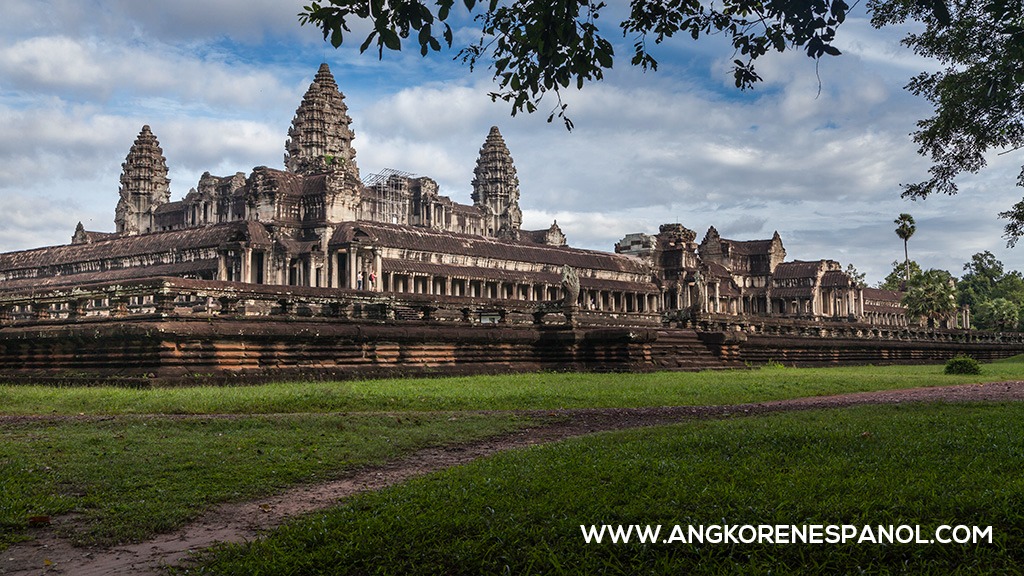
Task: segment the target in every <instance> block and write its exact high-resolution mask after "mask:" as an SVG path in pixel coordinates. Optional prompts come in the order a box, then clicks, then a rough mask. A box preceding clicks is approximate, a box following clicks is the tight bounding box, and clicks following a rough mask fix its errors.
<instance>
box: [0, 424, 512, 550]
mask: <svg viewBox="0 0 1024 576" xmlns="http://www.w3.org/2000/svg"><path fill="white" fill-rule="evenodd" d="M527 423H528V420H525V419H522V418H519V419H517V418H512V417H508V416H487V417H484V416H477V415H460V416H458V417H453V416H450V415H446V414H429V415H428V414H419V415H417V414H413V415H402V416H400V417H397V416H395V417H388V416H380V415H378V416H373V415H283V416H252V417H248V416H247V417H231V418H219V417H176V418H169V417H146V416H125V417H117V418H109V419H101V420H97V419H95V418H90V419H72V420H57V421H52V420H51V421H30V422H22V423H17V424H11V423H8V424H2V425H0V549H2V548H3V547H5V545H7V544H10V543H11V542H14V541H17V540H20V539H23V538H25V537H26V536H28V535H29V532H27V530H26V520H27V518H28V517H29V516H33V515H51V516H57V515H62V514H74V515H75V517H76V521H75V522H74V528H73V531H72V533H70V534H66V535H67V536H69V537H71V538H72V539H73V541H74V542H75V543H77V544H100V545H109V544H113V543H118V542H126V541H131V540H139V539H144V538H147V537H149V536H151V535H153V534H154V533H157V532H165V531H168V530H172V529H174V528H176V527H178V526H181V525H182V524H184V523H186V522H188V521H189V520H191V519H194V518H195V517H196V516H197V515H198V514H200V513H201V512H202V511H203V510H204V509H206V508H208V507H209V506H211V505H213V504H216V503H220V502H226V501H238V500H247V499H252V498H255V497H257V496H260V495H266V494H270V493H272V492H275V491H277V490H279V489H281V488H283V487H286V486H289V485H294V484H298V483H309V482H315V481H318V480H324V479H328V478H331V477H336V476H338V475H339V474H340V473H342V472H343V471H345V470H351V469H353V468H356V467H359V466H365V465H371V464H380V463H383V462H384V461H386V460H389V459H394V458H396V457H399V456H401V455H403V454H406V453H409V452H411V451H413V450H415V449H417V448H421V447H424V446H427V445H442V444H455V443H459V442H464V441H467V440H470V439H479V438H483V437H486V436H491V435H494V434H498V433H502V432H506V431H509V430H512V429H514V428H516V427H519V426H524V425H526V424H527Z"/></svg>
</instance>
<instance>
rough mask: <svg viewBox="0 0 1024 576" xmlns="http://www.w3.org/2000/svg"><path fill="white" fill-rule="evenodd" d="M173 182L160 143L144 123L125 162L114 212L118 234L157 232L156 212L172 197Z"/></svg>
mask: <svg viewBox="0 0 1024 576" xmlns="http://www.w3.org/2000/svg"><path fill="white" fill-rule="evenodd" d="M170 185H171V181H170V180H169V179H168V178H167V159H166V158H164V151H163V150H162V149H161V148H160V142H158V141H157V139H156V136H154V135H153V132H152V131H151V130H150V129H149V126H148V125H146V126H143V127H142V131H141V132H139V137H138V138H136V139H135V143H134V144H132V147H131V149H129V150H128V156H127V157H126V158H125V159H124V164H121V188H120V190H119V191H118V192H119V194H120V196H121V197H120V199H119V200H118V201H117V209H116V211H115V215H114V224H115V225H116V226H117V233H118V234H121V235H123V236H132V235H135V234H146V233H149V232H153V231H154V222H153V213H154V211H155V210H156V208H157V207H158V206H160V205H161V204H165V203H167V202H168V201H169V200H170V197H171V188H170Z"/></svg>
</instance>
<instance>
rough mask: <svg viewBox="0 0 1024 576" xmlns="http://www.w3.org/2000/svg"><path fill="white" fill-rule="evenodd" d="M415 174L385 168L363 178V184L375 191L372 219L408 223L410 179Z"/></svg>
mask: <svg viewBox="0 0 1024 576" xmlns="http://www.w3.org/2000/svg"><path fill="white" fill-rule="evenodd" d="M413 178H416V175H415V174H410V173H409V172H402V171H401V170H395V169H393V168H385V169H384V170H381V171H380V172H378V173H376V174H370V175H369V176H367V177H366V178H364V179H363V185H365V186H366V187H367V188H368V189H370V190H371V191H372V192H373V196H374V201H373V202H372V206H371V208H370V212H371V214H370V218H369V219H370V220H373V221H375V222H390V223H391V224H407V223H408V222H407V220H408V214H409V180H411V179H413Z"/></svg>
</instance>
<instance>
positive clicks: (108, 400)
mask: <svg viewBox="0 0 1024 576" xmlns="http://www.w3.org/2000/svg"><path fill="white" fill-rule="evenodd" d="M942 370H943V367H942V366H941V365H930V366H860V367H836V368H781V367H778V368H777V367H767V368H759V369H754V370H729V371H714V372H696V373H694V372H658V373H651V374H584V373H539V374H514V375H502V376H473V377H462V378H433V379H392V380H371V381H353V382H287V383H274V384H266V385H259V386H239V387H193V388H153V389H141V390H140V389H128V388H113V387H96V388H91V387H79V388H53V387H45V386H0V414H257V413H259V414H275V413H297V412H343V411H435V410H484V409H490V410H514V409H541V410H544V409H555V408H585V407H607V408H612V407H634V406H667V405H676V406H682V405H707V404H732V403H740V402H757V401H764V400H781V399H786V398H797V397H802V396H817V395H826V394H841V393H844V392H860V391H870V390H885V389H895V388H912V387H917V386H943V385H951V384H964V383H972V382H991V381H999V380H1019V379H1024V356H1018V357H1014V358H1011V359H1009V360H1004V361H1001V362H994V363H990V364H985V365H984V367H983V373H982V374H981V375H980V376H950V375H946V374H943V373H942Z"/></svg>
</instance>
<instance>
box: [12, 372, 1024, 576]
mask: <svg viewBox="0 0 1024 576" xmlns="http://www.w3.org/2000/svg"><path fill="white" fill-rule="evenodd" d="M1020 400H1024V382H999V383H990V384H971V385H965V386H950V387H939V388H913V389H908V390H895V391H882V392H860V393H854V394H843V395H839V396H819V397H812V398H798V399H795V400H781V401H775V402H760V403H751V404H738V405H733V406H685V407H659V408H611V409H578V410H559V411H553V412H552V411H538V412H527V414H534V415H537V416H544V417H548V416H557V417H559V418H558V419H557V421H556V422H554V423H551V424H544V425H541V426H538V427H535V428H532V429H526V430H520V431H518V432H515V433H512V434H508V435H505V436H501V437H498V438H491V439H488V440H483V441H480V442H475V443H472V444H464V445H458V446H446V447H439V448H428V449H424V450H420V451H418V452H415V453H413V454H411V455H409V456H408V457H406V458H403V459H401V460H398V461H395V462H392V463H389V464H387V465H384V466H380V467H373V468H365V469H361V470H357V471H354V472H352V473H350V474H349V475H347V476H346V477H344V478H341V479H339V480H334V481H331V482H326V483H322V484H314V485H307V486H299V487H296V488H293V489H291V490H288V491H286V492H283V493H280V494H277V495H275V496H271V497H268V498H266V499H262V500H258V501H253V502H244V503H237V504H225V505H221V506H219V507H217V508H215V509H213V510H212V511H210V512H208V513H207V514H205V515H204V516H203V517H201V518H200V519H198V520H197V521H196V522H194V523H192V524H190V525H188V526H185V527H184V528H182V529H180V530H178V531H177V532H174V533H171V534H161V535H158V536H156V537H155V538H153V539H152V540H149V541H146V542H142V543H139V544H128V545H124V546H118V547H115V548H112V549H102V550H93V549H84V548H75V547H73V546H71V545H70V544H69V543H68V542H67V541H66V540H63V539H60V538H58V537H56V536H55V535H54V533H53V530H52V529H48V530H44V531H43V532H42V533H41V534H40V535H39V536H38V537H37V538H36V539H35V540H33V541H31V542H26V543H23V544H18V545H16V546H12V547H11V548H9V549H7V550H6V551H4V552H3V553H2V557H0V574H3V575H15V574H16V575H36V574H67V575H74V576H107V575H133V576H138V575H143V574H147V575H158V574H161V572H162V571H161V569H160V568H161V566H165V565H171V564H175V563H178V562H181V561H182V560H183V559H185V558H186V556H188V554H189V552H191V551H195V550H200V549H202V548H206V547H208V546H211V545H212V544H214V543H216V542H241V541H245V540H252V539H255V538H257V537H259V535H260V533H261V532H263V531H265V530H268V529H270V528H273V527H274V526H277V525H279V524H281V523H282V522H284V521H285V520H287V519H288V518H290V517H293V516H295V515H297V514H302V513H304V512H311V511H315V510H319V509H322V508H327V507H329V506H332V505H335V504H337V503H338V501H339V500H340V499H342V498H345V497H347V496H351V495H353V494H356V493H359V492H365V491H370V490H378V489H381V488H384V487H386V486H390V485H392V484H397V483H400V482H403V481H405V480H408V479H409V478H412V477H414V476H419V475H423V474H427V473H429V472H433V471H437V470H442V469H445V468H449V467H451V466H457V465H459V464H464V463H466V462H470V461H472V460H475V459H477V458H481V457H483V456H488V455H490V454H494V453H496V452H500V451H503V450H509V449H512V448H519V447H524V446H531V445H535V444H543V443H547V442H553V441H557V440H561V439H564V438H570V437H573V436H580V435H583V434H589V433H592V432H599V431H605V430H620V429H626V428H636V427H641V426H654V425H659V424H668V423H673V422H683V421H687V420H694V419H700V418H723V417H729V416H739V415H752V414H765V413H769V412H781V411H792V410H810V409H816V408H838V407H845V406H854V405H860V404H898V403H902V402H931V401H944V402H990V401H1020ZM57 521H58V522H59V519H58V520H57Z"/></svg>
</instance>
